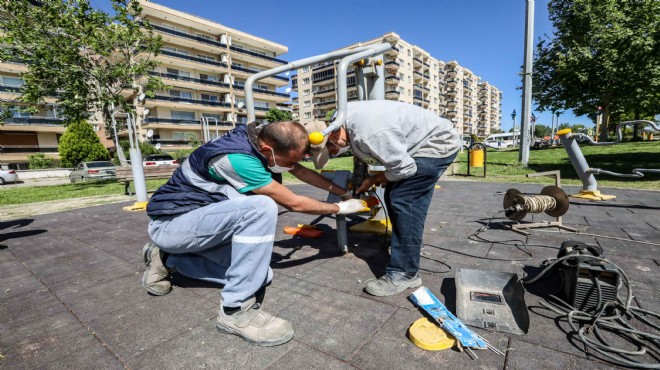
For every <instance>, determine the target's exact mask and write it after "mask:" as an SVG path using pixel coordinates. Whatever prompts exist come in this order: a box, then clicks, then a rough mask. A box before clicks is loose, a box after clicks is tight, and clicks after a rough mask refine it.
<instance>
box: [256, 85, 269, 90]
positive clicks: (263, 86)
mask: <svg viewBox="0 0 660 370" xmlns="http://www.w3.org/2000/svg"><path fill="white" fill-rule="evenodd" d="M254 88H255V89H257V90H268V85H260V84H255V85H254Z"/></svg>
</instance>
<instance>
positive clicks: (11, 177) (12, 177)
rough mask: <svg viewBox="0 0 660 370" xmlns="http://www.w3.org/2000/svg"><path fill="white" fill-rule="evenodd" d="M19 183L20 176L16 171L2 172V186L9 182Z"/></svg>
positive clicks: (0, 175)
mask: <svg viewBox="0 0 660 370" xmlns="http://www.w3.org/2000/svg"><path fill="white" fill-rule="evenodd" d="M16 181H18V175H17V174H16V171H14V170H0V185H4V184H6V183H8V182H16Z"/></svg>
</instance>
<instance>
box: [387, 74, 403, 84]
mask: <svg viewBox="0 0 660 370" xmlns="http://www.w3.org/2000/svg"><path fill="white" fill-rule="evenodd" d="M400 80H401V79H400V78H399V77H397V76H387V77H385V83H388V84H394V85H396V84H398V83H399V81H400Z"/></svg>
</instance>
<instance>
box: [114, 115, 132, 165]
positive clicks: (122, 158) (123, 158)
mask: <svg viewBox="0 0 660 370" xmlns="http://www.w3.org/2000/svg"><path fill="white" fill-rule="evenodd" d="M117 113H118V112H110V120H112V131H113V132H114V134H115V147H116V148H117V158H119V164H120V165H121V166H122V167H127V166H128V162H126V156H125V155H124V149H122V148H121V145H119V136H117V120H116V119H115V114H117Z"/></svg>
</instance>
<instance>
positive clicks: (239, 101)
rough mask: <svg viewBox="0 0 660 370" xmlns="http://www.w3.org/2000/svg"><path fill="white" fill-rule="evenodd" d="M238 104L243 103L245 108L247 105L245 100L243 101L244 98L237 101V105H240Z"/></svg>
mask: <svg viewBox="0 0 660 370" xmlns="http://www.w3.org/2000/svg"><path fill="white" fill-rule="evenodd" d="M238 103H243V106H245V105H246V102H245V99H243V98H238V99H236V104H238Z"/></svg>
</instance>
